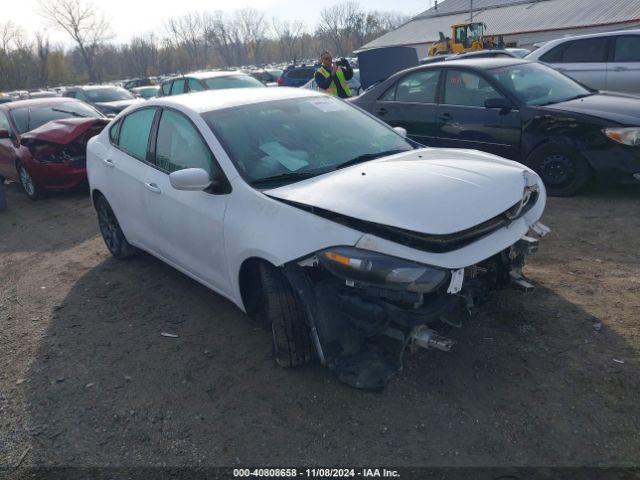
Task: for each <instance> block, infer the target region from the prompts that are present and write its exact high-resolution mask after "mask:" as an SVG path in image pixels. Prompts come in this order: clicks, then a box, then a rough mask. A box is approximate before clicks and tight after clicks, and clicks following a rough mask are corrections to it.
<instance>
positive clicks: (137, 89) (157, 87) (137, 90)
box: [131, 85, 160, 92]
mask: <svg viewBox="0 0 640 480" xmlns="http://www.w3.org/2000/svg"><path fill="white" fill-rule="evenodd" d="M150 88H153V89H156V90H157V89H159V88H160V85H143V86H142V87H134V88H132V89H131V91H132V92H139V91H142V90H148V89H150Z"/></svg>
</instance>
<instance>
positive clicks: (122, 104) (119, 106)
mask: <svg viewBox="0 0 640 480" xmlns="http://www.w3.org/2000/svg"><path fill="white" fill-rule="evenodd" d="M143 101H144V100H142V99H140V98H131V99H129V100H116V101H115V102H95V103H94V105H95V106H96V107H98V109H103V108H104V109H108V110H111V111H114V112H117V113H120V112H121V111H122V110H124V109H125V108H127V107H128V106H130V105H133V104H134V103H140V102H143Z"/></svg>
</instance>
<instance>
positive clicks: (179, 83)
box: [171, 79, 184, 95]
mask: <svg viewBox="0 0 640 480" xmlns="http://www.w3.org/2000/svg"><path fill="white" fill-rule="evenodd" d="M181 93H184V80H183V79H180V80H174V81H173V85H172V86H171V95H180V94H181Z"/></svg>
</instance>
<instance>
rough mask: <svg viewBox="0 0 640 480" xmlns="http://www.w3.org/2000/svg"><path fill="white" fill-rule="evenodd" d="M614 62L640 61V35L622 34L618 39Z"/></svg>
mask: <svg viewBox="0 0 640 480" xmlns="http://www.w3.org/2000/svg"><path fill="white" fill-rule="evenodd" d="M613 61H614V62H640V36H638V35H621V36H619V37H618V38H617V39H616V48H615V51H614V54H613Z"/></svg>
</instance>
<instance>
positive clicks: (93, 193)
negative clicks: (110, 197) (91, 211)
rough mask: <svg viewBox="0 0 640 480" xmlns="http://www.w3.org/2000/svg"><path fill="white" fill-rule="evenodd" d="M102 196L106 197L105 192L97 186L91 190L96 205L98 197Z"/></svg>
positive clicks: (92, 199)
mask: <svg viewBox="0 0 640 480" xmlns="http://www.w3.org/2000/svg"><path fill="white" fill-rule="evenodd" d="M100 197H104V193H102V192H101V191H100V190H98V189H97V188H94V189H93V190H92V191H91V202H92V203H93V205H94V207H95V205H96V202H97V201H98V198H100Z"/></svg>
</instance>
